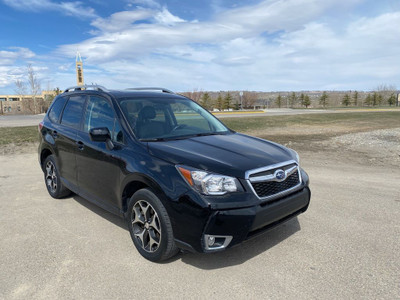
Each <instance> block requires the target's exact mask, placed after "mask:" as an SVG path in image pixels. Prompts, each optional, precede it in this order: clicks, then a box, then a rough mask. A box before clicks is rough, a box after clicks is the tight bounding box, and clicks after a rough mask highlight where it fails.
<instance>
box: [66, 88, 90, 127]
mask: <svg viewBox="0 0 400 300" xmlns="http://www.w3.org/2000/svg"><path fill="white" fill-rule="evenodd" d="M85 98H86V97H85V96H72V97H70V98H69V100H68V102H67V104H66V105H65V108H64V112H63V115H62V119H61V124H63V125H65V126H69V127H72V128H75V129H78V128H79V125H80V122H81V117H82V111H83V105H84V104H85Z"/></svg>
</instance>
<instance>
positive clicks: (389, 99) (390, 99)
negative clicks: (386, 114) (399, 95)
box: [387, 94, 396, 106]
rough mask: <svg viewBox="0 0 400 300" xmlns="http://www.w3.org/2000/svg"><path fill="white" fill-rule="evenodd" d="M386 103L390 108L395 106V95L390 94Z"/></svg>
mask: <svg viewBox="0 0 400 300" xmlns="http://www.w3.org/2000/svg"><path fill="white" fill-rule="evenodd" d="M387 101H388V103H389V105H390V106H392V105H395V104H396V96H395V94H391V95H390V97H389V98H388V100H387Z"/></svg>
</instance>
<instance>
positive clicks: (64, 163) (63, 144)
mask: <svg viewBox="0 0 400 300" xmlns="http://www.w3.org/2000/svg"><path fill="white" fill-rule="evenodd" d="M85 99H86V96H84V95H78V96H71V97H69V99H68V101H67V104H66V105H65V107H64V111H63V113H62V116H61V120H60V124H58V125H56V126H55V127H54V130H53V133H52V135H53V137H54V139H55V149H56V151H57V153H56V157H57V158H58V164H59V168H58V169H59V172H60V175H61V177H62V180H63V181H64V182H65V183H66V186H67V187H68V186H69V187H71V186H72V189H75V190H76V188H77V186H78V185H77V179H76V175H77V168H76V151H77V143H76V142H77V141H76V136H77V132H78V128H79V127H80V123H81V119H82V111H83V108H84V105H85Z"/></svg>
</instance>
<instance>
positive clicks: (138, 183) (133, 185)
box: [121, 174, 167, 215]
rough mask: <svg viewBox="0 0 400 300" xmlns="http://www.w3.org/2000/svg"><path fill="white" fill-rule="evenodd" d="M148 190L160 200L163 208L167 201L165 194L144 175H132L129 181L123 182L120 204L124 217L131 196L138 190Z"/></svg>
mask: <svg viewBox="0 0 400 300" xmlns="http://www.w3.org/2000/svg"><path fill="white" fill-rule="evenodd" d="M144 188H149V189H151V190H152V192H153V193H154V194H156V196H157V197H158V198H159V199H160V201H161V202H162V203H163V205H164V207H165V201H166V199H167V196H166V194H165V193H164V191H163V190H162V188H161V187H160V185H159V184H158V183H157V182H155V181H154V180H153V179H152V178H150V177H148V176H146V175H144V174H134V175H133V176H132V177H130V178H129V179H127V180H125V184H124V187H123V189H122V196H121V199H122V203H121V209H122V212H123V214H124V215H126V212H127V209H128V202H129V199H130V198H131V197H132V195H133V194H134V193H135V192H137V191H138V190H141V189H144Z"/></svg>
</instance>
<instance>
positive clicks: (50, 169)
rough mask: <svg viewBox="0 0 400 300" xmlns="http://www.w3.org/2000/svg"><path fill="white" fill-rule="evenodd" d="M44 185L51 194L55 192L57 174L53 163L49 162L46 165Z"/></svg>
mask: <svg viewBox="0 0 400 300" xmlns="http://www.w3.org/2000/svg"><path fill="white" fill-rule="evenodd" d="M46 184H47V187H48V188H49V190H50V192H51V193H55V192H56V190H57V174H56V167H55V166H54V164H53V162H52V161H51V160H49V161H48V162H47V164H46Z"/></svg>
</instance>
